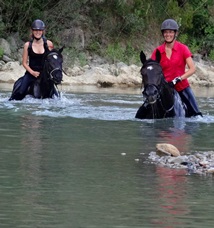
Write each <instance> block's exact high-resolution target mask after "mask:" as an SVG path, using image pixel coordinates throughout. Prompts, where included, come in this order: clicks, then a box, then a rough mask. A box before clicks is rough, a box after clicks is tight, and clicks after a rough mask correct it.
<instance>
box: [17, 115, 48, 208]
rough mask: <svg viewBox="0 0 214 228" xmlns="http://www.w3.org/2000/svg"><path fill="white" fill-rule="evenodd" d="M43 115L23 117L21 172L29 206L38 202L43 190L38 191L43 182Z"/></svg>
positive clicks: (25, 198) (24, 197) (24, 199)
mask: <svg viewBox="0 0 214 228" xmlns="http://www.w3.org/2000/svg"><path fill="white" fill-rule="evenodd" d="M42 126H43V125H42V117H37V116H31V115H28V114H27V115H24V116H22V117H21V131H22V134H21V147H22V151H21V153H20V165H21V167H20V172H21V174H22V187H23V188H25V189H26V190H27V191H24V192H23V193H24V195H23V198H21V197H20V200H23V202H27V204H28V205H29V206H34V205H35V204H37V203H38V201H39V197H40V194H41V192H40V191H36V189H38V188H39V186H40V184H41V178H42V170H41V162H42V153H43V152H44V151H43V139H42Z"/></svg>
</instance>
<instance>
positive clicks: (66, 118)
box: [0, 93, 214, 228]
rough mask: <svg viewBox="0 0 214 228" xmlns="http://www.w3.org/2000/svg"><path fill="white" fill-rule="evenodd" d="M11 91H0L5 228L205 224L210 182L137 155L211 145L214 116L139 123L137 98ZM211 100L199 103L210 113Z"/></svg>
mask: <svg viewBox="0 0 214 228" xmlns="http://www.w3.org/2000/svg"><path fill="white" fill-rule="evenodd" d="M8 96H9V93H8V94H5V93H2V94H1V93H0V114H1V115H0V143H1V145H2V148H1V153H0V200H1V204H0V224H1V226H2V227H28V228H34V227H35V226H38V227H42V228H46V227H51V228H59V227H60V228H61V227H62V228H67V227H72V228H76V227H93V228H100V227H102V228H109V227H111V228H116V227H123V228H131V227H148V228H149V227H152V228H153V227H157V228H160V227H163V228H169V227H173V228H178V227H182V228H184V227H185V228H187V227H194V228H201V227H210V226H206V225H207V224H208V222H206V221H208V220H209V221H211V220H212V217H213V208H212V204H210V202H212V201H213V200H214V195H213V194H212V189H213V182H212V180H211V181H210V180H209V179H207V178H206V177H204V178H198V177H194V176H193V175H191V176H186V171H185V170H170V169H167V168H164V167H156V166H154V165H153V164H151V163H146V162H145V163H143V164H142V163H141V162H136V160H137V159H136V158H138V157H139V156H140V155H141V152H143V153H142V161H146V159H148V153H149V152H151V150H153V149H154V148H155V144H156V143H160V142H167V143H170V142H171V143H173V144H175V145H176V146H178V148H179V149H180V150H181V151H184V152H185V153H186V152H188V151H189V150H192V151H196V150H198V148H206V150H211V149H212V148H214V142H213V137H214V132H213V123H214V117H213V115H211V116H209V118H208V117H207V116H205V117H204V118H203V120H202V119H188V120H187V119H182V120H176V121H174V120H173V119H167V120H157V121H156V120H155V121H150V122H149V121H147V120H145V121H138V120H136V119H135V118H134V115H135V113H136V110H137V109H138V107H139V105H140V104H141V102H142V100H141V99H142V95H141V94H140V95H133V94H131V95H130V94H113V93H108V94H107V93H106V94H102V93H99V94H95V93H93V94H92V93H88V94H85V93H72V94H64V95H63V96H62V98H61V99H56V100H49V99H47V100H35V99H30V98H27V99H25V100H23V101H20V102H19V101H17V102H16V101H14V102H8ZM211 101H212V102H211V103H210V101H208V102H207V100H206V99H202V102H204V103H206V110H207V113H211V111H212V107H213V100H211ZM176 143H178V144H176ZM121 154H126V155H124V156H121ZM138 160H140V161H141V159H138ZM139 174H140V175H139ZM204 186H206V187H204ZM198 196H200V200H199V201H198ZM195 202H197V203H195ZM207 208H208V211H207ZM205 212H206V213H205ZM195 215H197V217H200V215H203V218H204V221H203V224H198V221H196V220H195V217H196V216H195ZM185 221H186V222H188V223H186V224H185ZM210 223H211V222H210ZM202 225H204V226H202Z"/></svg>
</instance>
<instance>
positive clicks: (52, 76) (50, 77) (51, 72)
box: [45, 52, 63, 85]
mask: <svg viewBox="0 0 214 228" xmlns="http://www.w3.org/2000/svg"><path fill="white" fill-rule="evenodd" d="M54 55H55V56H59V54H58V53H57V52H51V53H49V54H48V55H47V56H46V59H45V68H46V72H47V74H48V75H49V77H48V79H49V80H51V81H52V82H53V83H54V84H55V85H56V84H57V83H56V81H55V80H54V75H53V73H54V72H55V71H60V72H61V73H62V72H63V70H62V68H60V67H55V68H53V69H51V70H50V71H49V67H48V65H47V63H50V62H49V61H48V57H49V56H53V58H54ZM56 58H57V57H56Z"/></svg>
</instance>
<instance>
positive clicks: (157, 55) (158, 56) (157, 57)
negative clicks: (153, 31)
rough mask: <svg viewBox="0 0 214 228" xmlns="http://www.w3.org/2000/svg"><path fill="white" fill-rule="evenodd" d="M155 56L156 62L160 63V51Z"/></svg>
mask: <svg viewBox="0 0 214 228" xmlns="http://www.w3.org/2000/svg"><path fill="white" fill-rule="evenodd" d="M155 56H156V61H157V62H158V63H159V62H160V60H161V53H160V51H159V49H157V50H156V53H155Z"/></svg>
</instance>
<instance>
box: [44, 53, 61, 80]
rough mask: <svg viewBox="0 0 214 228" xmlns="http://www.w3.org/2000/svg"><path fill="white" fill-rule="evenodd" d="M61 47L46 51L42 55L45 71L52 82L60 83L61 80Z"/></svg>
mask: <svg viewBox="0 0 214 228" xmlns="http://www.w3.org/2000/svg"><path fill="white" fill-rule="evenodd" d="M62 50H63V48H61V49H59V50H56V49H53V50H51V51H49V52H47V53H46V55H45V57H44V70H45V72H46V73H47V75H48V76H47V77H48V79H50V80H52V81H53V82H54V84H56V85H57V84H60V83H61V81H62V76H63V73H62V63H63V56H62Z"/></svg>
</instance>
